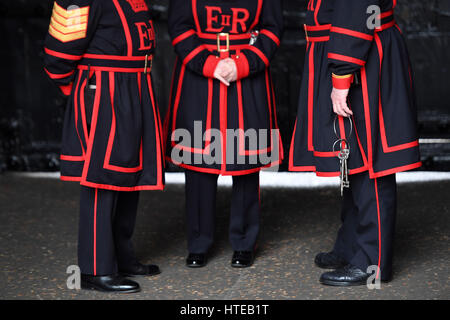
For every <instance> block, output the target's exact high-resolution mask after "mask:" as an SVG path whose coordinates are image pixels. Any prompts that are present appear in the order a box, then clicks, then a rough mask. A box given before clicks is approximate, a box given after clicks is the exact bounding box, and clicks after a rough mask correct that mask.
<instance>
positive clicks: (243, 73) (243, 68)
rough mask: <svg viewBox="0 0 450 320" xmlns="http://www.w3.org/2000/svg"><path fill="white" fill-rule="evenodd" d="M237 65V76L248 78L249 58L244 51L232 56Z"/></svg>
mask: <svg viewBox="0 0 450 320" xmlns="http://www.w3.org/2000/svg"><path fill="white" fill-rule="evenodd" d="M232 58H233V60H234V62H235V63H236V67H237V78H238V79H243V78H247V77H248V75H249V74H250V66H249V64H248V59H247V57H246V56H245V54H243V53H242V52H241V53H240V54H238V55H235V56H232Z"/></svg>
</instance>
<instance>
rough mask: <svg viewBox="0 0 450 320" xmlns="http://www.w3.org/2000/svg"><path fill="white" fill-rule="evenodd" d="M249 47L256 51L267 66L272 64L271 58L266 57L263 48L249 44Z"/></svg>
mask: <svg viewBox="0 0 450 320" xmlns="http://www.w3.org/2000/svg"><path fill="white" fill-rule="evenodd" d="M247 49H248V50H250V51H252V52H254V53H256V55H257V56H258V57H259V58H260V59H261V60H262V61H263V62H264V64H265V65H266V67H269V65H270V62H269V59H268V58H267V57H266V55H265V54H264V53H263V52H262V51H261V50H259V49H258V48H256V47H254V46H248V48H247Z"/></svg>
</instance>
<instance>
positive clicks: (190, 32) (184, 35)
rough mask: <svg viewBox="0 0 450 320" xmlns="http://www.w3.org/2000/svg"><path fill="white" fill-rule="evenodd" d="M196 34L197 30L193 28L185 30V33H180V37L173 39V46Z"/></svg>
mask: <svg viewBox="0 0 450 320" xmlns="http://www.w3.org/2000/svg"><path fill="white" fill-rule="evenodd" d="M195 34H196V32H195V30H193V29H191V30H188V31H186V32H184V33H182V34H180V35H179V36H178V37H176V38H175V39H173V41H172V46H176V45H177V44H178V43H180V42H181V41H184V40H186V39H187V38H190V37H192V36H193V35H195Z"/></svg>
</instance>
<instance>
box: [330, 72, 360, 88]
mask: <svg viewBox="0 0 450 320" xmlns="http://www.w3.org/2000/svg"><path fill="white" fill-rule="evenodd" d="M354 78H355V76H354V75H349V76H348V77H339V76H335V75H333V76H332V82H333V88H336V89H340V90H345V89H349V88H350V87H351V85H352V83H353V80H354Z"/></svg>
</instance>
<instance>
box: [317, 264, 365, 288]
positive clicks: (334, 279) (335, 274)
mask: <svg viewBox="0 0 450 320" xmlns="http://www.w3.org/2000/svg"><path fill="white" fill-rule="evenodd" d="M367 278H369V274H367V273H365V272H364V271H362V270H361V269H358V268H356V267H354V266H352V265H346V266H345V267H343V268H339V269H337V270H334V271H330V272H325V273H324V274H322V276H321V277H320V283H322V284H325V285H328V286H335V287H350V286H362V285H366V284H367Z"/></svg>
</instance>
